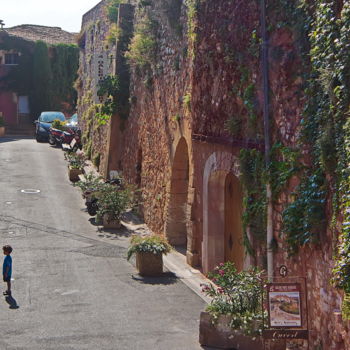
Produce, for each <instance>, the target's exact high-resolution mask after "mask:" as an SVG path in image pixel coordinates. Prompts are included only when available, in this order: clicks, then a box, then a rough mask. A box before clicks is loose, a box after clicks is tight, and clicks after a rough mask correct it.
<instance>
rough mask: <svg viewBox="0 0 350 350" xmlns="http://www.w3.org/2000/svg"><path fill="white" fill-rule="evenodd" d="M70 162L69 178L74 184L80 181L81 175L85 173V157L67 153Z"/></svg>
mask: <svg viewBox="0 0 350 350" xmlns="http://www.w3.org/2000/svg"><path fill="white" fill-rule="evenodd" d="M65 157H66V159H67V160H68V177H69V180H70V181H72V182H76V181H79V175H80V174H83V173H84V166H85V162H86V159H85V156H84V154H82V153H66V155H65Z"/></svg>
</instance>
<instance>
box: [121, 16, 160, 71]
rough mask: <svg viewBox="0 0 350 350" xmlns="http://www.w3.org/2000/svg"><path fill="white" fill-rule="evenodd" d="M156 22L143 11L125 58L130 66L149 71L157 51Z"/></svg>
mask: <svg viewBox="0 0 350 350" xmlns="http://www.w3.org/2000/svg"><path fill="white" fill-rule="evenodd" d="M157 31H158V22H157V21H155V20H154V19H152V18H151V17H150V14H149V13H148V12H147V11H145V13H144V15H143V17H142V18H141V20H140V22H139V23H137V24H136V25H135V33H134V36H133V37H132V39H131V42H130V44H129V48H128V51H127V52H126V54H125V56H126V58H127V59H128V60H129V63H130V64H131V65H132V66H135V67H137V68H139V69H140V70H141V71H142V70H147V69H148V70H149V69H150V68H151V67H152V64H153V63H154V62H155V58H156V51H157Z"/></svg>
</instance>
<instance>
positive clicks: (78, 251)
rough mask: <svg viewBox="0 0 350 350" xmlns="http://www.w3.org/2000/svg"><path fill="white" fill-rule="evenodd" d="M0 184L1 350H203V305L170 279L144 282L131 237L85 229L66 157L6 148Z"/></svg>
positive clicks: (0, 152)
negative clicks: (9, 273)
mask: <svg viewBox="0 0 350 350" xmlns="http://www.w3.org/2000/svg"><path fill="white" fill-rule="evenodd" d="M0 174H1V176H0V236H1V244H2V245H4V244H10V245H12V247H13V249H14V251H13V253H12V257H13V279H14V280H13V300H10V299H8V298H7V299H5V297H2V298H3V300H2V305H1V309H2V311H1V314H2V317H1V319H0V327H1V333H2V336H1V339H0V349H2V350H12V349H13V350H14V349H28V350H29V349H33V350H39V349H45V350H49V349H55V350H59V349H61V350H70V349H72V350H73V349H74V350H78V349H98V350H103V349H109V350H112V349H115V350H123V349H125V350H126V349H128V350H134V349H135V350H137V349H143V350H147V349H159V350H175V349H179V350H180V349H181V350H191V349H202V348H201V347H200V345H199V344H198V327H199V322H198V320H199V315H200V312H201V311H202V310H203V309H204V306H205V305H204V302H203V301H202V300H201V299H200V298H199V297H198V296H197V295H196V294H195V293H193V292H192V291H191V290H190V289H188V287H186V286H185V285H184V284H183V283H182V282H181V281H180V280H178V279H176V278H175V277H172V276H171V275H170V274H169V276H168V277H164V278H160V279H153V280H148V281H145V280H141V279H140V278H139V276H138V275H137V273H136V270H135V268H134V266H133V265H132V264H131V263H130V262H128V261H127V260H126V247H127V237H126V236H128V235H130V234H131V233H130V232H129V231H127V230H124V231H123V235H122V236H118V235H115V234H113V233H106V232H99V231H98V227H97V226H94V225H93V224H91V223H90V222H89V219H90V217H89V215H88V214H87V213H86V212H85V210H84V202H83V199H82V197H81V193H80V190H79V189H78V188H75V187H73V186H72V185H71V183H70V182H69V180H68V177H67V167H66V162H65V160H64V155H63V152H62V151H61V150H60V149H58V148H52V147H50V146H48V144H47V143H37V142H35V141H34V140H33V139H29V138H28V139H16V138H14V139H10V138H2V139H0ZM22 190H24V192H22ZM26 190H40V193H25V192H35V191H26ZM4 287H5V286H3V288H4Z"/></svg>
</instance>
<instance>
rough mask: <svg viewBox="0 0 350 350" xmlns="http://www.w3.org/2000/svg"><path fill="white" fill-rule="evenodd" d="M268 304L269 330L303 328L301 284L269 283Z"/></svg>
mask: <svg viewBox="0 0 350 350" xmlns="http://www.w3.org/2000/svg"><path fill="white" fill-rule="evenodd" d="M267 302H268V314H269V328H298V327H300V328H302V308H301V286H300V284H299V283H269V284H268V285H267Z"/></svg>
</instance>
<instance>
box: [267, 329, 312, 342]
mask: <svg viewBox="0 0 350 350" xmlns="http://www.w3.org/2000/svg"><path fill="white" fill-rule="evenodd" d="M308 337H309V331H308V330H299V329H298V330H292V329H268V330H264V331H263V338H264V339H280V340H283V339H286V340H288V339H290V340H293V339H309V338H308Z"/></svg>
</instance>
